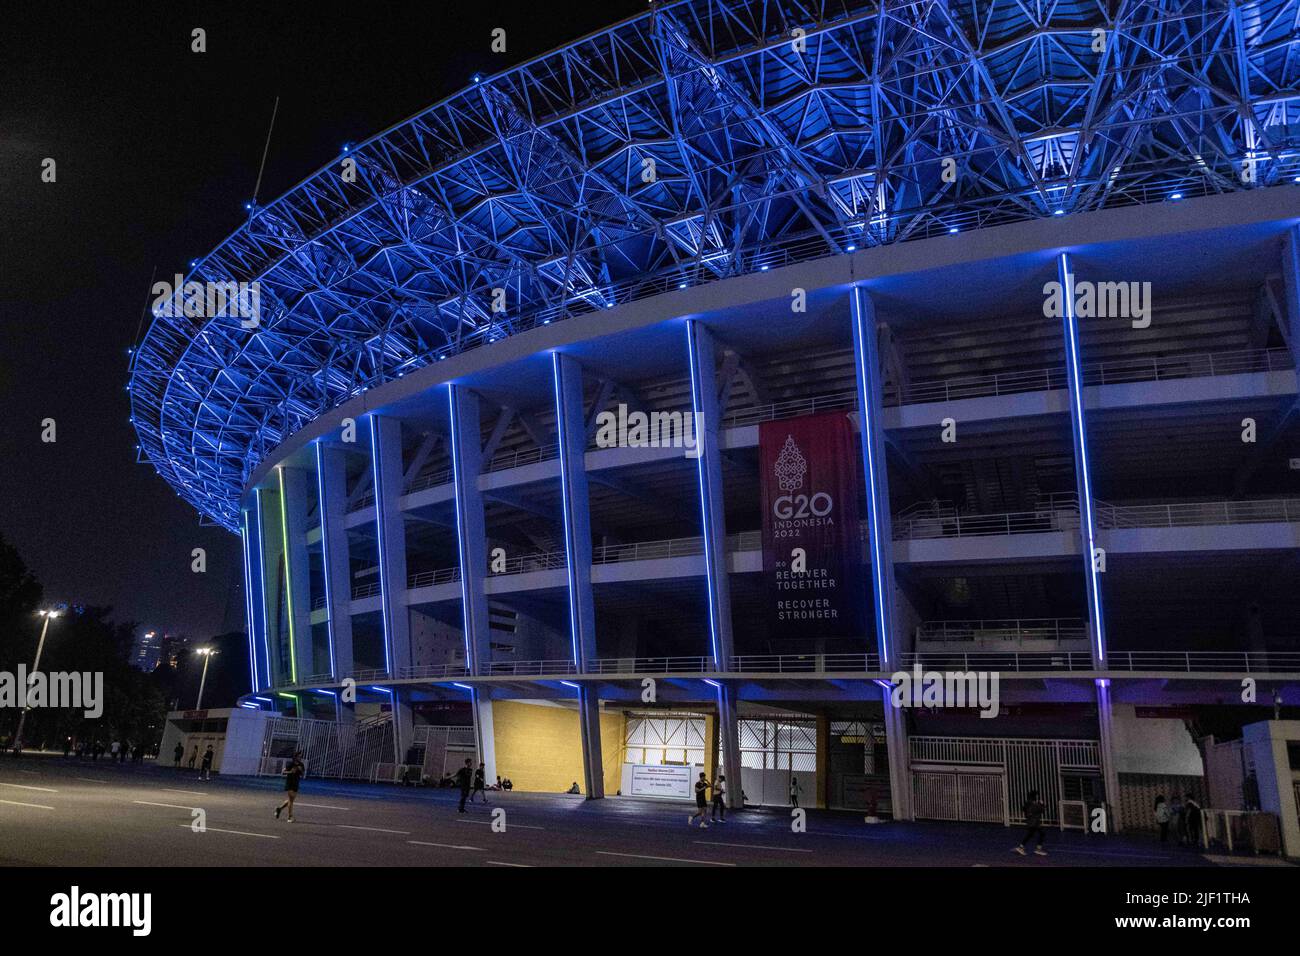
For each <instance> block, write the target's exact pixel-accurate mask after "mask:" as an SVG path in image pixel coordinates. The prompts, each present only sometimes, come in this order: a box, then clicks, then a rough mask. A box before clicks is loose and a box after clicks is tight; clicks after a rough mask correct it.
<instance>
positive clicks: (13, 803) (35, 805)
mask: <svg viewBox="0 0 1300 956" xmlns="http://www.w3.org/2000/svg"><path fill="white" fill-rule="evenodd" d="M0 803H7V804H9V806H11V807H31V808H33V809H35V810H53V809H54V808H53V807H47V806H46V805H45V804H43V803H21V802H19V801H17V800H0Z"/></svg>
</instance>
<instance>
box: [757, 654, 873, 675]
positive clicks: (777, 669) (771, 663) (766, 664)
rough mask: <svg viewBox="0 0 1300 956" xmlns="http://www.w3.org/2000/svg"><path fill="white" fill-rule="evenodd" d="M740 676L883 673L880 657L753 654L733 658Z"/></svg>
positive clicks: (867, 655) (863, 655)
mask: <svg viewBox="0 0 1300 956" xmlns="http://www.w3.org/2000/svg"><path fill="white" fill-rule="evenodd" d="M731 669H732V670H733V671H736V672H738V673H742V674H743V673H756V672H762V673H767V674H808V673H826V672H829V671H846V672H853V671H863V672H869V671H879V670H880V655H879V654H753V655H746V656H742V657H733V658H732V659H731Z"/></svg>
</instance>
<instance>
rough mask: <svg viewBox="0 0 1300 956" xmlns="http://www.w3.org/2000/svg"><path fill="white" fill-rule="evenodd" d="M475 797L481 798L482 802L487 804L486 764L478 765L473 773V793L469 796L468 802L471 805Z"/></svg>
mask: <svg viewBox="0 0 1300 956" xmlns="http://www.w3.org/2000/svg"><path fill="white" fill-rule="evenodd" d="M476 796H481V797H482V798H483V802H484V803H487V802H488V798H487V764H485V763H480V764H479V765H478V769H477V770H475V771H474V792H473V793H471V794H470V795H469V802H470V803H473V802H474V798H475V797H476Z"/></svg>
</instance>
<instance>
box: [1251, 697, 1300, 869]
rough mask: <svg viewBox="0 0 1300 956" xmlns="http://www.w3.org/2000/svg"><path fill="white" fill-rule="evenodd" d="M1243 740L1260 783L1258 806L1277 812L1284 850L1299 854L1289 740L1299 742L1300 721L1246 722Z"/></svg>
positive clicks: (1299, 832) (1299, 830)
mask: <svg viewBox="0 0 1300 956" xmlns="http://www.w3.org/2000/svg"><path fill="white" fill-rule="evenodd" d="M1241 738H1242V744H1243V746H1245V747H1246V748H1247V749H1248V750H1249V751H1250V753H1251V755H1252V756H1253V757H1254V762H1255V780H1256V782H1257V783H1258V784H1259V808H1260V809H1261V810H1266V811H1268V812H1269V813H1275V814H1277V818H1278V827H1279V829H1280V831H1281V837H1282V852H1283V854H1285V855H1286V856H1289V857H1292V858H1296V857H1300V818H1298V817H1297V813H1296V792H1295V778H1294V773H1293V771H1292V767H1291V761H1290V758H1289V757H1288V750H1287V747H1288V744H1289V743H1295V742H1300V721H1297V720H1265V721H1260V722H1259V723H1257V724H1247V725H1246V726H1245V727H1243V728H1242V731H1241Z"/></svg>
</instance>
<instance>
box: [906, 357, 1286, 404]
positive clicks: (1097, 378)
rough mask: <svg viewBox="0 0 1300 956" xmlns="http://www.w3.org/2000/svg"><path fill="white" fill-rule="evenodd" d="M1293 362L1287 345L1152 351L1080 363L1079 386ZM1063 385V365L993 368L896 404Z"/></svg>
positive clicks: (919, 385)
mask: <svg viewBox="0 0 1300 956" xmlns="http://www.w3.org/2000/svg"><path fill="white" fill-rule="evenodd" d="M1293 367H1294V363H1293V362H1292V360H1291V354H1290V350H1289V349H1284V348H1277V349H1243V350H1240V351H1235V352H1219V353H1217V354H1216V353H1206V354H1199V355H1155V356H1150V357H1144V358H1132V359H1114V360H1111V361H1106V362H1092V363H1089V364H1087V365H1084V366H1083V375H1082V378H1083V384H1084V385H1085V386H1089V385H1119V384H1123V383H1126V382H1152V381H1165V380H1167V379H1179V378H1206V377H1211V376H1216V375H1241V374H1244V373H1247V372H1274V371H1282V370H1284V369H1290V368H1293ZM1068 384H1069V383H1068V382H1067V379H1066V372H1065V367H1064V366H1053V367H1051V368H1041V369H1028V370H1024V371H1015V372H996V373H993V374H990V375H963V376H960V377H958V378H949V379H940V380H937V381H932V382H916V383H913V384H911V385H909V386H908V387H907V388H906V389H905V390H904V392H903V397H902V402H901V404H904V405H915V404H921V403H924V402H951V401H956V400H958V399H963V398H987V397H989V396H996V395H1015V394H1018V393H1021V392H1046V391H1055V390H1060V389H1064V388H1066V387H1068Z"/></svg>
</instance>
